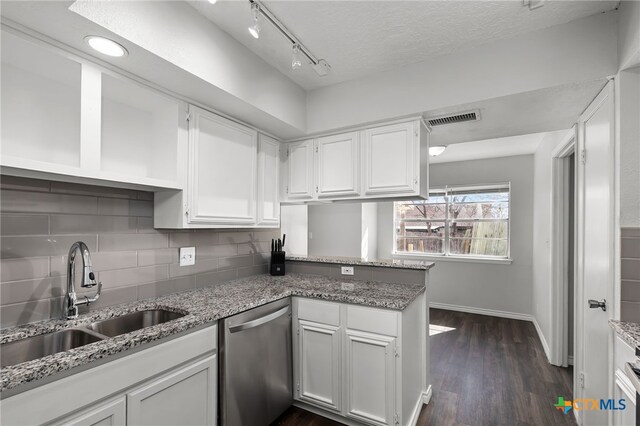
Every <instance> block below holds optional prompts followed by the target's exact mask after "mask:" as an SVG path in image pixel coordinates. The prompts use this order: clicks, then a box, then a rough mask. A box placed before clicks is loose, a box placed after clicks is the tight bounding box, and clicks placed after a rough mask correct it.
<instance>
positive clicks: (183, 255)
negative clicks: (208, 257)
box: [180, 247, 196, 266]
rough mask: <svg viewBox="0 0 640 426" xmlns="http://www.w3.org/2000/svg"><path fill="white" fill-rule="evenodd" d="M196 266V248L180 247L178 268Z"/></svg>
mask: <svg viewBox="0 0 640 426" xmlns="http://www.w3.org/2000/svg"><path fill="white" fill-rule="evenodd" d="M195 264H196V248H195V247H180V266H190V265H195Z"/></svg>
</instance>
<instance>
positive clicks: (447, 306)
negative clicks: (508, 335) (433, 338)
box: [429, 302, 533, 321]
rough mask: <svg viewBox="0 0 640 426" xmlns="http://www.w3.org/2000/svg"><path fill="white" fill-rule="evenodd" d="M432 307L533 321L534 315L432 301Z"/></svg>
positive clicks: (430, 304)
mask: <svg viewBox="0 0 640 426" xmlns="http://www.w3.org/2000/svg"><path fill="white" fill-rule="evenodd" d="M429 307H430V308H436V309H446V310H447V311H458V312H468V313H470V314H479V315H489V316H491V317H500V318H510V319H516V320H522V321H533V317H532V316H531V315H529V314H520V313H518V312H508V311H496V310H493V309H484V308H475V307H471V306H460V305H450V304H448V303H438V302H430V303H429Z"/></svg>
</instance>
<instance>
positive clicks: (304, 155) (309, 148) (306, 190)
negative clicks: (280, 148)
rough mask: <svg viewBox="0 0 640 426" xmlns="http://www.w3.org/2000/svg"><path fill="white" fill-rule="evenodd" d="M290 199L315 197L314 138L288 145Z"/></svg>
mask: <svg viewBox="0 0 640 426" xmlns="http://www.w3.org/2000/svg"><path fill="white" fill-rule="evenodd" d="M285 192H286V194H285V195H286V198H287V199H289V200H309V199H312V198H313V195H314V188H313V139H309V140H306V141H302V142H295V143H291V144H289V145H288V146H287V186H286V188H285Z"/></svg>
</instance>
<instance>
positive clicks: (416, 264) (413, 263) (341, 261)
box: [286, 256, 435, 271]
mask: <svg viewBox="0 0 640 426" xmlns="http://www.w3.org/2000/svg"><path fill="white" fill-rule="evenodd" d="M286 260H291V261H295V262H313V263H334V264H338V265H353V266H377V267H381V268H398V269H417V270H425V271H427V270H429V269H431V268H433V266H434V265H435V263H434V262H427V261H425V260H409V259H407V260H401V259H394V260H361V259H357V258H354V257H314V256H309V257H302V256H287V259H286Z"/></svg>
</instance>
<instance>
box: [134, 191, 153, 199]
mask: <svg viewBox="0 0 640 426" xmlns="http://www.w3.org/2000/svg"><path fill="white" fill-rule="evenodd" d="M137 196H138V200H149V201H153V192H147V191H138V194H137Z"/></svg>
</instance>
